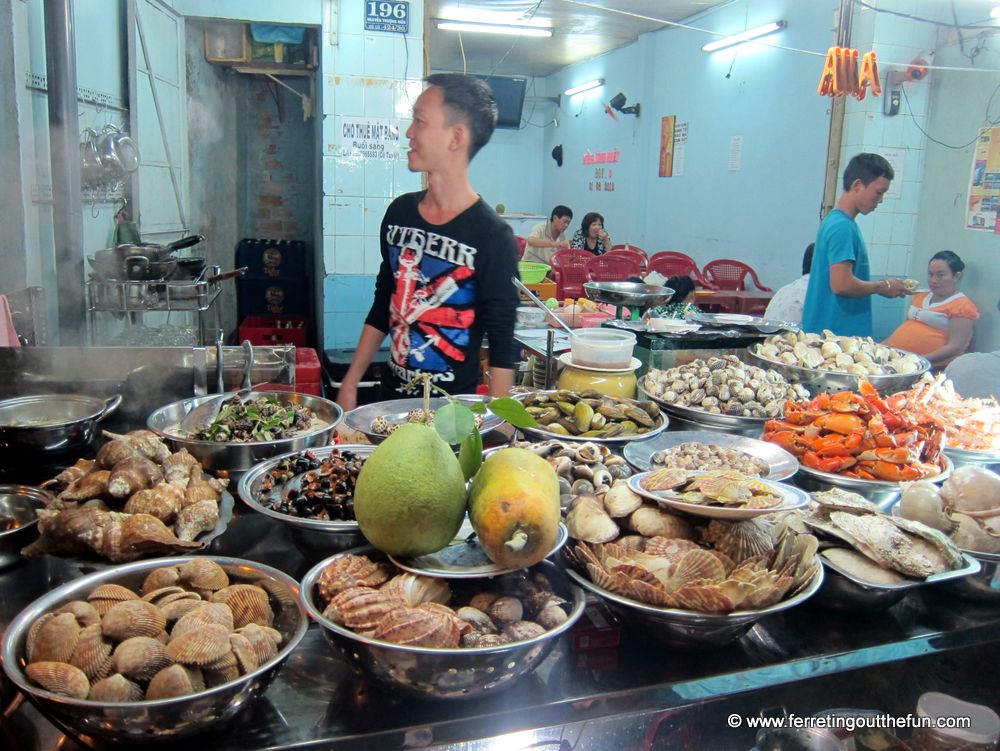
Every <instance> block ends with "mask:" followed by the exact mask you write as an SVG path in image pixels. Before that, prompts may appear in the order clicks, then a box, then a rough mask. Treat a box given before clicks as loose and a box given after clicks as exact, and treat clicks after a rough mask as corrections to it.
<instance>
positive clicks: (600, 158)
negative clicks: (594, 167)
mask: <svg viewBox="0 0 1000 751" xmlns="http://www.w3.org/2000/svg"><path fill="white" fill-rule="evenodd" d="M617 161H618V149H615V150H614V151H598V152H597V153H596V154H594V153H587V154H584V155H583V163H584V164H614V163H615V162H617Z"/></svg>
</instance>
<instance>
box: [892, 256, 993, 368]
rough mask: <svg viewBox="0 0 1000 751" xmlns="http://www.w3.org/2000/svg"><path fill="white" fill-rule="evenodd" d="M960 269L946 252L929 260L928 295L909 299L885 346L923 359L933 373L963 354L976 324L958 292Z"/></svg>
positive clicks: (966, 301)
mask: <svg viewBox="0 0 1000 751" xmlns="http://www.w3.org/2000/svg"><path fill="white" fill-rule="evenodd" d="M964 268H965V264H964V263H963V262H962V259H961V258H959V257H958V255H957V254H956V253H953V252H952V251H950V250H942V251H940V252H938V253H935V254H934V255H933V256H931V260H930V263H928V264H927V283H928V286H929V287H930V291H928V292H918V293H917V294H915V295H914V296H913V301H912V302H911V303H910V310H909V312H908V313H907V315H906V320H905V321H904V322H903V323H902V324H901V325H900V327H899V328H898V329H896V330H895V331H894V332H892V336H890V337H889V338H888V339H886V340H885V343H886V344H888V345H889V346H891V347H898V348H899V349H905V350H906V351H907V352H915V353H916V354H918V355H923V356H924V357H926V358H927V359H928V360H930V361H931V366H932V367H933V368H934V369H936V370H937V369H940V368H943V367H944V366H945V365H947V364H948V363H949V362H951V361H952V360H954V359H955V358H956V357H958V356H959V355H960V354H962V353H963V352H965V350H967V349H968V348H969V342H970V341H972V323H973V321H978V320H979V310H978V308H976V304H975V303H974V302H972V300H970V299H969V298H968V297H966V296H965V294H964V293H962V292H959V291H958V280H959V279H961V278H962V270H963V269H964Z"/></svg>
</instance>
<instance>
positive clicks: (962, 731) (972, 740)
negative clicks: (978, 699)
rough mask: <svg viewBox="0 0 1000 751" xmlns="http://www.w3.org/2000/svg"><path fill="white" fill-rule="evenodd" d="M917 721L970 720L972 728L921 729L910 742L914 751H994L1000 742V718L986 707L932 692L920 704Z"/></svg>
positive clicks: (918, 704)
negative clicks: (920, 719) (927, 719)
mask: <svg viewBox="0 0 1000 751" xmlns="http://www.w3.org/2000/svg"><path fill="white" fill-rule="evenodd" d="M917 717H920V718H925V717H926V718H930V719H932V720H934V721H935V724H937V723H938V722H940V721H941V720H949V719H954V718H965V717H968V718H969V721H970V724H969V727H955V728H951V727H918V728H917V729H916V730H915V731H914V732H913V737H912V738H911V739H910V748H911V749H913V751H958V750H959V749H961V751H991V749H995V748H997V741H998V740H1000V716H998V715H997V713H996V712H994V711H993V710H992V709H990V708H989V707H984V706H983V705H982V704H971V703H970V702H967V701H962V700H961V699H956V698H955V697H954V696H949V695H948V694H941V693H938V692H936V691H930V692H928V693H926V694H923V695H922V696H921V697H920V699H919V700H918V701H917Z"/></svg>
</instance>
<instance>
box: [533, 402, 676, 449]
mask: <svg viewBox="0 0 1000 751" xmlns="http://www.w3.org/2000/svg"><path fill="white" fill-rule="evenodd" d="M556 391H558V389H552V390H549V391H532V392H528V394H537V393H543V394H554V393H555V392H556ZM528 394H518V395H517V396H515V397H514V398H515V399H518V400H523V399H524V398H525V397H526V396H528ZM607 398H608V399H613V400H614V401H616V402H618V401H623V399H622V397H620V396H608V397H607ZM624 401H629V400H627V399H626V400H624ZM631 401H638V400H636V399H632V400H631ZM650 401H656V400H655V399H652V400H650ZM669 425H670V418H669V417H667V415H664V414H662V413H661V414H660V424H659V425H656V426H654V427H652V428H650V429H649V430H648V431H647V432H645V433H640V434H632V435H618V436H614V437H612V438H595V437H594V436H586V437H584V436H582V435H563V434H562V433H554V432H552V431H551V430H545V428H518V430H520V431H521V432H522V433H524V434H525V435H526V436H528V437H529V438H533V439H535V440H540V441H547V440H549V439H552V438H554V439H556V440H559V441H573V442H581V441H585V442H589V443H599V444H606V445H617V444H621V443H629V442H631V441H642V440H645V439H647V438H652V437H653V436H655V435H659V434H660V433H662V432H663V431H664V430H666V429H667V426H669Z"/></svg>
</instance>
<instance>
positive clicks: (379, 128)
mask: <svg viewBox="0 0 1000 751" xmlns="http://www.w3.org/2000/svg"><path fill="white" fill-rule="evenodd" d="M340 127H341V131H340V152H341V155H342V156H345V157H361V158H363V159H385V160H388V161H395V160H396V159H399V119H398V118H394V117H346V116H345V117H342V118H341V126H340Z"/></svg>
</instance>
